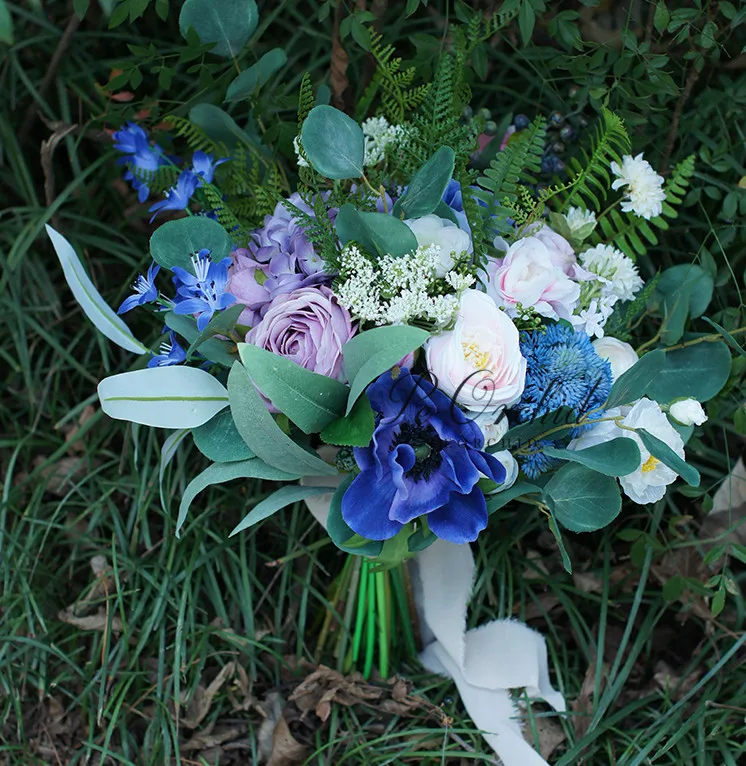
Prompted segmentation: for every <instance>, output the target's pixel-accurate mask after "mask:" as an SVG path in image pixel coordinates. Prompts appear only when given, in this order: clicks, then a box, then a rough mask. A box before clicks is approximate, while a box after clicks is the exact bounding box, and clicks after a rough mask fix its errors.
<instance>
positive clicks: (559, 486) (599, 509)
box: [542, 463, 622, 532]
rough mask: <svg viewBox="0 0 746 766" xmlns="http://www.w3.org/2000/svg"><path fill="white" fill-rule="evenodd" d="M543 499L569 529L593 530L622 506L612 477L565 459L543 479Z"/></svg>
mask: <svg viewBox="0 0 746 766" xmlns="http://www.w3.org/2000/svg"><path fill="white" fill-rule="evenodd" d="M542 499H543V500H544V503H545V504H546V505H547V506H549V508H550V509H551V511H552V514H553V515H554V518H555V519H556V520H557V522H559V523H560V524H561V525H562V526H563V527H565V529H569V530H570V531H571V532H595V531H596V530H597V529H603V528H604V527H605V526H607V525H609V524H611V522H612V521H614V519H615V518H616V517H617V516H618V515H619V511H621V509H622V496H621V493H620V491H619V485H618V484H617V482H616V479H614V478H612V477H611V476H604V475H602V474H600V473H598V472H597V471H592V470H591V469H590V468H586V467H585V466H582V465H578V464H577V463H568V464H567V465H564V466H562V468H560V469H559V471H557V473H555V474H554V476H552V478H551V479H550V480H549V481H548V482H547V484H546V486H545V487H544V491H543V492H542Z"/></svg>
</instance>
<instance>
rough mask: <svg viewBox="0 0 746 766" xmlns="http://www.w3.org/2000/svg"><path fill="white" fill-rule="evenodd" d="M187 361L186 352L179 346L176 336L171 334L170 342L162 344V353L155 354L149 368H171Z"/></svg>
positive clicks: (169, 336) (169, 335)
mask: <svg viewBox="0 0 746 766" xmlns="http://www.w3.org/2000/svg"><path fill="white" fill-rule="evenodd" d="M185 361H186V351H184V349H183V348H182V347H181V346H180V345H179V344H178V342H177V340H176V336H175V335H174V334H173V333H172V332H171V333H169V334H168V340H167V341H163V343H161V353H160V354H153V358H152V359H151V360H150V361H149V362H148V367H170V366H171V365H172V364H181V363H182V362H185Z"/></svg>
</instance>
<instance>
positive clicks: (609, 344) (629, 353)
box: [591, 336, 639, 381]
mask: <svg viewBox="0 0 746 766" xmlns="http://www.w3.org/2000/svg"><path fill="white" fill-rule="evenodd" d="M591 345H592V346H593V348H594V349H596V353H597V354H598V355H599V356H600V357H601V359H606V360H607V361H608V362H609V364H610V365H611V379H612V381H614V380H616V379H617V378H618V377H619V376H620V375H621V374H622V373H624V372H627V370H628V369H629V368H630V367H632V366H633V365H634V364H635V363H636V362H637V361H638V359H639V357H638V356H637V351H635V350H634V349H633V348H632V346H630V345H629V343H625V342H624V341H623V340H617V339H616V338H610V337H609V336H606V337H605V338H598V339H597V340H594V341H593V343H592V344H591Z"/></svg>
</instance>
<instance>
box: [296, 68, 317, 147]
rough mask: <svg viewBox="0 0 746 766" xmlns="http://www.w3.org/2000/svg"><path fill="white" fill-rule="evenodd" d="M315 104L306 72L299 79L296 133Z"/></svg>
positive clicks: (309, 78) (309, 79)
mask: <svg viewBox="0 0 746 766" xmlns="http://www.w3.org/2000/svg"><path fill="white" fill-rule="evenodd" d="M315 104H316V97H315V96H314V94H313V83H312V82H311V75H310V74H309V73H308V72H306V73H305V74H304V75H303V79H302V80H301V81H300V92H299V93H298V133H300V129H301V127H302V126H303V123H304V122H305V120H306V117H308V113H309V112H310V111H311V109H313V107H314V106H315Z"/></svg>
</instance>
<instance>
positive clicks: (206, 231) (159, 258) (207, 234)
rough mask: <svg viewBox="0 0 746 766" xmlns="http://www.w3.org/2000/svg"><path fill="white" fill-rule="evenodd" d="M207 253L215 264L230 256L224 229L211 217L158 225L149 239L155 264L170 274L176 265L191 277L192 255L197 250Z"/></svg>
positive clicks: (192, 272) (191, 216) (183, 219)
mask: <svg viewBox="0 0 746 766" xmlns="http://www.w3.org/2000/svg"><path fill="white" fill-rule="evenodd" d="M204 249H207V250H209V251H210V259H211V260H212V261H213V262H214V263H217V262H219V261H222V260H223V259H224V258H228V257H229V256H230V254H231V238H230V237H229V236H228V234H227V233H226V231H225V229H224V228H223V227H222V226H221V225H220V224H219V223H218V222H217V221H213V220H212V219H211V218H207V217H206V216H203V215H190V216H188V217H186V218H179V219H177V220H176V221H168V222H167V223H164V224H162V225H161V226H159V227H158V228H157V229H156V230H155V232H154V233H153V236H152V237H151V238H150V254H151V256H152V257H153V260H154V261H155V262H156V263H159V264H160V265H161V266H163V268H164V269H168V270H169V271H172V270H173V268H174V266H179V267H180V268H182V269H184V271H187V272H189V273H190V274H194V264H193V263H192V255H195V254H196V253H199V251H200V250H204Z"/></svg>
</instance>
